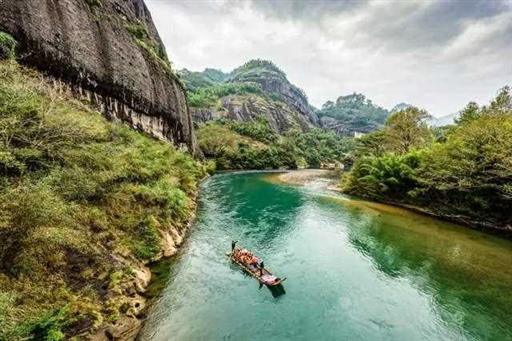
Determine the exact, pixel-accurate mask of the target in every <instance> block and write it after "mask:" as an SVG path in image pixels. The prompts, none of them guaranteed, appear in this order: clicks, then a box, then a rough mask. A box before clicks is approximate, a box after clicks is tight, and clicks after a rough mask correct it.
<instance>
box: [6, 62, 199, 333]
mask: <svg viewBox="0 0 512 341" xmlns="http://www.w3.org/2000/svg"><path fill="white" fill-rule="evenodd" d="M45 84H46V83H45V80H44V79H43V78H40V76H39V75H38V74H36V73H34V72H30V71H27V70H25V69H22V68H21V67H19V66H18V65H17V64H16V63H15V62H10V61H4V62H1V63H0V239H1V240H2V243H1V244H0V340H16V339H27V338H33V339H37V340H60V339H62V338H64V337H65V336H70V335H73V334H75V333H77V332H79V331H80V330H81V329H84V328H85V329H87V328H89V327H91V326H97V325H99V324H101V323H102V322H105V321H110V322H114V321H115V320H116V319H117V318H118V317H119V315H120V311H121V310H122V309H125V310H126V309H128V308H129V307H126V306H125V305H124V302H123V299H124V293H123V292H122V289H121V288H123V287H122V285H123V283H126V282H127V281H128V282H129V281H130V280H131V279H132V278H133V271H132V268H131V267H130V264H131V263H129V262H127V261H126V259H127V258H123V257H128V259H133V260H139V261H149V260H150V259H152V258H153V257H154V256H155V255H157V253H159V252H160V243H161V238H162V237H161V235H160V230H161V229H162V230H163V229H169V228H171V227H173V228H175V229H176V230H178V231H180V230H181V229H182V228H183V227H184V226H185V224H186V223H187V221H188V219H189V217H190V214H191V212H192V211H193V207H194V202H193V200H192V199H191V197H192V196H193V195H194V193H195V190H196V184H197V181H198V179H199V178H201V177H202V176H203V174H204V170H203V166H202V165H201V164H199V163H198V162H196V161H195V160H193V159H192V158H191V157H190V156H188V155H187V154H184V153H182V152H178V151H176V150H175V149H173V148H172V147H171V146H169V145H168V144H166V143H163V142H157V141H155V140H153V139H151V138H148V137H146V136H144V135H143V134H141V133H138V132H135V131H133V130H131V129H129V128H128V127H125V126H123V125H120V124H113V123H109V122H108V121H107V120H106V119H104V118H103V117H102V115H101V114H99V113H97V112H94V111H91V110H90V109H88V108H87V107H86V106H84V105H83V104H81V103H80V102H77V101H74V100H71V99H70V98H71V97H69V96H68V95H66V94H59V93H56V92H54V91H53V90H52V89H51V88H50V87H48V86H46V85H45ZM121 255H122V256H121ZM107 289H108V290H107Z"/></svg>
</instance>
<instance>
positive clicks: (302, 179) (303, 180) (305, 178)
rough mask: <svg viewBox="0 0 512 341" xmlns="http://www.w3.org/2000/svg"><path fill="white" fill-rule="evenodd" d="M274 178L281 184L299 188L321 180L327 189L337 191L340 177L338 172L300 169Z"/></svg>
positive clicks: (276, 175) (273, 176)
mask: <svg viewBox="0 0 512 341" xmlns="http://www.w3.org/2000/svg"><path fill="white" fill-rule="evenodd" d="M272 178H273V180H275V181H278V182H281V183H285V184H290V185H299V186H304V185H306V184H308V183H311V182H315V181H318V180H321V181H322V182H325V184H326V187H327V188H329V189H333V190H336V189H337V184H338V182H339V178H340V175H339V172H337V171H333V170H327V169H299V170H293V171H288V172H286V173H279V174H275V175H272Z"/></svg>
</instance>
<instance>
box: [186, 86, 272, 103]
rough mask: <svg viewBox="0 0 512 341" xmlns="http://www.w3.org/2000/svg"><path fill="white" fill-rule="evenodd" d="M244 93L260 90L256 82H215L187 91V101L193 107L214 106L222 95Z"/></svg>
mask: <svg viewBox="0 0 512 341" xmlns="http://www.w3.org/2000/svg"><path fill="white" fill-rule="evenodd" d="M244 94H262V90H261V87H260V86H259V84H256V83H223V84H217V85H212V86H208V87H205V88H199V89H197V90H196V91H194V92H192V91H191V92H189V93H188V103H189V105H190V106H191V107H193V108H214V107H216V106H218V105H220V103H219V100H220V98H222V97H224V96H228V95H244Z"/></svg>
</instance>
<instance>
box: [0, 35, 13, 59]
mask: <svg viewBox="0 0 512 341" xmlns="http://www.w3.org/2000/svg"><path fill="white" fill-rule="evenodd" d="M16 44H17V43H16V40H15V39H14V38H13V37H12V36H11V35H10V34H8V33H5V32H2V31H0V59H13V58H14V57H15V53H16Z"/></svg>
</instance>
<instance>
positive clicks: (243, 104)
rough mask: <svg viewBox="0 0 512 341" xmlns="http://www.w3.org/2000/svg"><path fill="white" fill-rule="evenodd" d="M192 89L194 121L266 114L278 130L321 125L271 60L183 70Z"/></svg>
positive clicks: (301, 96) (191, 102)
mask: <svg viewBox="0 0 512 341" xmlns="http://www.w3.org/2000/svg"><path fill="white" fill-rule="evenodd" d="M180 74H181V77H182V79H183V80H184V81H185V84H186V86H187V88H188V89H189V90H190V92H189V95H190V104H191V107H192V116H193V118H194V121H195V122H206V121H209V120H214V119H218V118H229V119H233V120H238V121H244V122H246V121H252V120H254V119H256V118H257V117H264V118H265V119H266V120H267V121H268V123H269V124H270V127H271V128H272V129H273V130H274V131H276V132H279V133H282V132H284V131H287V130H290V129H297V130H303V131H305V130H307V129H309V128H311V127H315V126H318V117H317V116H316V114H315V112H314V111H313V110H312V109H311V106H310V105H309V103H308V99H307V97H306V95H305V94H304V92H303V91H302V90H301V89H299V88H298V87H296V86H295V85H293V84H291V83H290V81H289V80H288V79H287V77H286V74H285V73H284V72H283V71H281V70H280V69H279V68H278V67H277V66H275V65H274V64H273V63H272V62H269V61H264V60H251V61H249V62H247V63H245V64H244V65H242V66H240V67H238V68H236V69H235V70H233V71H232V72H230V73H228V74H225V73H222V72H221V71H219V70H213V69H206V70H205V71H203V72H191V71H188V70H182V71H180Z"/></svg>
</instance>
